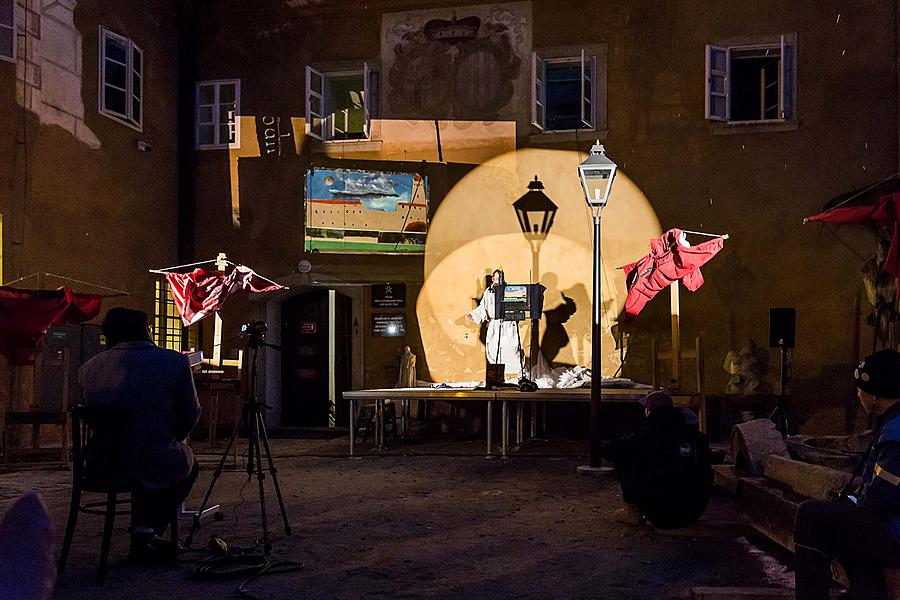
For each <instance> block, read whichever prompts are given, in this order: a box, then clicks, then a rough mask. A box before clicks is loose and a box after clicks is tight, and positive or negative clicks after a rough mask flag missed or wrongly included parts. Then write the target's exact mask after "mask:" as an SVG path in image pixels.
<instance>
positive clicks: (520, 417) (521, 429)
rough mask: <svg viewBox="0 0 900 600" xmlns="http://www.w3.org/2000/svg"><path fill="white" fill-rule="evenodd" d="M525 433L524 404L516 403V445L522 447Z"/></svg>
mask: <svg viewBox="0 0 900 600" xmlns="http://www.w3.org/2000/svg"><path fill="white" fill-rule="evenodd" d="M524 433H525V403H524V402H519V401H517V402H516V445H517V446H521V445H522V441H523V440H522V438H523V437H524Z"/></svg>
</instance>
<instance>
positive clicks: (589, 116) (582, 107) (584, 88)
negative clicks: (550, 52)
mask: <svg viewBox="0 0 900 600" xmlns="http://www.w3.org/2000/svg"><path fill="white" fill-rule="evenodd" d="M579 54H580V55H576V56H563V57H552V58H551V57H549V56H544V55H543V54H542V53H539V52H533V53H532V56H531V122H532V124H533V125H534V126H535V127H537V128H538V129H540V130H541V131H572V130H575V129H595V128H596V123H597V114H598V110H597V106H598V93H597V57H596V56H595V55H593V54H591V53H588V52H587V51H586V50H585V49H584V48H582V49H580V51H579Z"/></svg>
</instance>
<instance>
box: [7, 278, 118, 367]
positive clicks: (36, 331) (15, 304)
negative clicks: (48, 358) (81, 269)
mask: <svg viewBox="0 0 900 600" xmlns="http://www.w3.org/2000/svg"><path fill="white" fill-rule="evenodd" d="M102 302H103V297H102V296H98V295H95V294H77V293H75V292H73V291H72V290H71V289H69V288H67V287H64V288H60V289H58V290H22V289H17V288H12V287H5V286H4V287H0V354H2V355H3V356H5V357H6V358H7V359H8V360H9V362H10V364H13V365H29V364H32V363H33V362H34V354H35V352H37V349H38V348H40V346H41V341H42V340H43V339H44V334H45V333H47V330H48V329H50V327H51V326H53V325H66V324H67V323H81V322H83V321H90V320H91V319H93V318H94V317H96V316H97V314H98V313H99V312H100V305H101V303H102Z"/></svg>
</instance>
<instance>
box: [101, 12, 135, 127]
mask: <svg viewBox="0 0 900 600" xmlns="http://www.w3.org/2000/svg"><path fill="white" fill-rule="evenodd" d="M143 107H144V53H143V51H142V50H141V49H140V48H139V47H138V46H137V45H135V44H134V42H132V41H131V40H130V39H128V38H126V37H124V36H121V35H119V34H117V33H113V32H112V31H110V30H108V29H106V28H105V27H101V28H100V114H103V115H106V116H108V117H110V118H112V119H115V120H116V121H119V122H121V123H125V124H126V125H129V126H131V127H133V128H135V129H137V130H138V131H140V130H141V127H142V124H143V116H144V115H143V112H144V111H143Z"/></svg>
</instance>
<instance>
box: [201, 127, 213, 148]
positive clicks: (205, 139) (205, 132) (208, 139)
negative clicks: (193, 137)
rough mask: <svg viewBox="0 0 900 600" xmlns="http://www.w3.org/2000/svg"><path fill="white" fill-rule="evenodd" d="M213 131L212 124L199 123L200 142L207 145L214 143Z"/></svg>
mask: <svg viewBox="0 0 900 600" xmlns="http://www.w3.org/2000/svg"><path fill="white" fill-rule="evenodd" d="M215 131H216V130H215V127H213V126H212V125H201V126H200V132H199V133H200V135H199V142H200V144H203V145H208V144H213V143H215Z"/></svg>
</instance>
